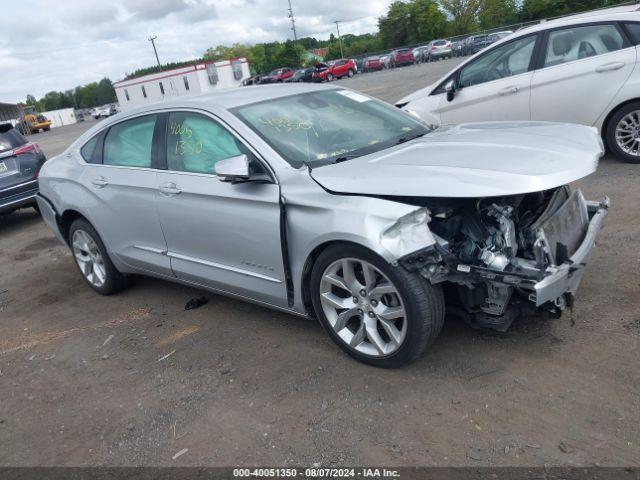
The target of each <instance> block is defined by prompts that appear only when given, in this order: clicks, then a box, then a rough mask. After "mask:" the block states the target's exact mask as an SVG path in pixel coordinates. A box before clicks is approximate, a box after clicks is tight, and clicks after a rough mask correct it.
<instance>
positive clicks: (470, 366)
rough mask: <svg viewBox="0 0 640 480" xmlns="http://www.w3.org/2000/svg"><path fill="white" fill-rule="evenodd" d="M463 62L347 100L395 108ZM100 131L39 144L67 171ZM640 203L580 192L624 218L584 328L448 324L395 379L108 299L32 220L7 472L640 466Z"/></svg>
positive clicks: (22, 235) (306, 344) (604, 168)
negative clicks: (84, 142)
mask: <svg viewBox="0 0 640 480" xmlns="http://www.w3.org/2000/svg"><path fill="white" fill-rule="evenodd" d="M452 62H453V61H446V62H439V63H437V64H429V65H421V66H415V67H407V68H403V69H398V70H394V71H385V72H381V73H374V74H367V75H358V76H356V77H355V78H353V79H349V80H344V81H340V83H342V84H344V85H348V86H350V87H352V88H356V89H361V90H363V91H365V92H368V93H371V94H373V95H377V96H379V97H381V98H384V99H386V100H390V101H393V100H396V99H398V98H400V97H402V96H403V95H405V94H406V93H409V92H410V91H412V90H415V89H416V88H418V87H421V86H424V85H427V84H429V83H432V82H433V81H434V80H435V79H436V78H437V77H439V76H440V75H441V74H442V73H444V72H445V71H446V70H447V69H449V68H450V67H451V66H452ZM91 124H93V120H90V121H87V122H85V123H84V124H79V125H76V126H72V127H63V128H60V129H57V130H52V131H51V132H48V133H46V134H38V135H36V136H34V139H35V140H36V141H38V142H40V143H41V145H42V146H43V148H44V150H45V152H46V153H47V154H48V156H52V155H54V154H57V153H59V152H60V151H61V150H62V149H63V148H64V147H65V146H66V145H67V144H68V143H69V142H70V141H72V140H73V139H74V138H76V137H77V136H78V135H79V134H80V133H81V132H82V131H83V130H84V129H86V128H88V126H90V125H91ZM514 161H517V159H514ZM639 183H640V166H632V165H625V164H623V163H620V162H618V161H617V160H615V159H612V158H606V159H604V160H603V162H602V164H601V167H600V170H599V171H598V173H597V174H595V175H593V176H591V177H589V178H587V179H585V180H583V181H581V182H579V186H580V187H581V188H583V189H584V191H585V193H586V194H587V197H588V198H597V197H601V196H602V195H604V194H607V195H609V196H610V197H611V199H612V202H613V209H612V211H611V215H610V216H609V220H608V225H607V227H606V229H605V230H604V231H603V233H602V235H601V241H600V242H599V245H598V248H597V249H596V251H595V254H594V256H593V259H592V262H591V265H590V267H589V269H588V271H587V273H586V275H585V278H584V280H583V283H582V287H581V290H580V292H579V297H578V301H577V304H576V306H575V308H574V310H573V312H566V313H565V314H564V315H563V317H562V318H561V319H559V320H550V319H548V318H542V317H529V318H521V319H518V320H517V321H516V322H515V323H514V325H513V326H512V328H511V329H510V331H509V332H508V333H507V334H504V335H498V334H486V333H479V332H477V331H474V330H471V329H470V328H469V327H467V326H466V325H465V324H463V323H461V322H459V321H457V320H455V319H453V318H452V319H448V321H447V322H446V324H445V328H444V331H443V333H442V335H441V337H440V338H439V340H438V341H437V342H436V343H435V345H434V346H433V347H432V349H431V350H430V351H429V352H428V354H427V355H426V356H425V357H424V358H423V359H422V360H420V361H418V362H416V363H414V364H412V365H410V366H408V367H406V368H404V369H401V370H393V371H386V370H379V369H375V368H371V367H367V366H364V365H361V364H359V363H356V362H355V361H352V360H350V359H349V358H348V357H346V356H345V355H343V354H342V353H341V352H340V351H339V350H338V348H337V347H335V346H334V345H332V344H331V342H330V341H329V339H328V338H327V337H326V335H325V334H324V333H323V332H322V330H321V328H320V327H319V325H317V324H316V323H315V322H313V321H309V320H304V319H300V318H296V317H292V316H289V315H286V314H283V313H278V312H273V311H270V310H266V309H264V308H260V307H257V306H254V305H250V304H247V303H243V302H240V301H236V300H232V299H228V298H225V297H221V296H216V295H213V294H210V293H205V292H201V291H197V290H195V289H192V288H187V287H184V286H180V285H175V284H170V283H167V282H163V281H158V280H154V279H149V278H139V279H137V280H136V282H135V284H134V286H133V287H132V288H131V289H130V290H128V291H126V292H124V293H122V294H120V295H117V296H114V297H110V298H105V297H100V296H98V295H96V294H94V293H93V292H92V291H91V290H90V289H89V288H88V287H86V286H85V285H84V283H83V282H82V280H81V278H80V275H79V274H78V272H77V271H76V268H75V266H74V264H73V261H72V258H71V256H70V254H69V252H68V250H67V249H66V248H65V247H63V246H62V245H59V244H58V243H57V242H56V241H55V239H54V237H53V234H52V233H51V232H50V231H49V230H48V229H47V228H46V227H45V225H44V224H43V223H42V222H41V220H40V219H39V217H38V216H36V214H35V213H34V212H33V211H31V210H23V211H20V212H18V213H15V214H13V215H11V216H9V217H7V218H4V219H2V220H0V465H4V466H8V465H11V466H18V465H19V466H29V465H208V466H231V465H247V464H250V465H275V466H285V465H310V464H313V463H320V464H322V465H323V466H327V465H354V464H364V465H371V464H375V465H389V466H410V465H433V466H443V465H456V466H457V465H471V466H485V465H492V466H543V465H562V466H572V465H594V464H595V465H603V466H605V465H606V466H638V465H640V449H639V445H640V427H639V424H640V422H639V420H640V388H639V385H640V381H639V380H640V373H639V371H640V370H639V369H638V364H639V361H638V358H639V354H640V348H639V347H640V280H638V276H637V272H638V271H639V270H640V254H639V253H638V252H639V251H640V249H639V241H638V239H639V238H640V222H639V221H638V220H639V217H638V205H640V190H639V189H638V184H639ZM197 295H198V296H199V295H205V296H207V297H208V299H209V303H208V304H207V305H205V306H203V307H201V308H199V309H197V310H192V311H188V312H185V311H184V305H185V303H186V302H187V300H189V299H190V298H192V297H194V296H197ZM183 449H188V451H187V452H186V453H184V454H182V455H181V456H179V457H178V458H177V459H176V460H173V459H172V457H173V456H174V454H176V453H177V452H180V451H181V450H183Z"/></svg>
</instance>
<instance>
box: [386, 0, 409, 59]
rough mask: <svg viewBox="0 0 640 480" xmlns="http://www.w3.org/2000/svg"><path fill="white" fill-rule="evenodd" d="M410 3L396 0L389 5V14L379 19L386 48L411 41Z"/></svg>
mask: <svg viewBox="0 0 640 480" xmlns="http://www.w3.org/2000/svg"><path fill="white" fill-rule="evenodd" d="M410 15H411V12H410V7H409V4H407V3H405V2H401V1H399V0H398V1H395V2H393V3H392V4H391V5H390V6H389V10H388V11H387V14H386V15H384V16H382V17H380V18H379V19H378V31H379V35H380V40H381V41H382V45H383V47H385V48H392V47H398V46H401V45H406V44H407V43H409V36H410V34H409V23H410Z"/></svg>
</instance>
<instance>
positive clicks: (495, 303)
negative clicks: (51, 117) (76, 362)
mask: <svg viewBox="0 0 640 480" xmlns="http://www.w3.org/2000/svg"><path fill="white" fill-rule="evenodd" d="M602 153H603V148H602V142H601V140H600V138H599V136H598V135H597V133H596V132H595V131H594V130H593V129H591V128H588V127H583V126H577V125H562V124H550V123H504V124H500V123H490V124H468V125H460V126H456V127H449V128H440V129H437V130H432V129H430V128H429V127H427V126H426V125H425V124H423V123H421V122H420V121H418V120H417V119H415V118H414V117H413V116H411V115H409V114H407V113H405V112H403V111H401V110H399V109H396V108H394V107H392V106H390V105H388V104H386V103H383V102H380V101H378V100H374V99H372V98H370V97H368V96H366V95H363V94H360V93H356V92H354V91H351V90H348V89H344V88H336V87H331V86H322V85H302V84H293V85H284V86H283V85H279V86H266V87H247V88H244V89H241V90H240V89H239V90H234V91H228V92H224V93H223V92H221V93H217V94H215V95H213V96H204V97H199V98H192V99H180V100H175V101H173V102H165V103H162V104H157V105H148V106H145V107H141V108H139V109H137V110H131V111H128V112H126V113H123V114H119V115H117V116H115V117H111V118H109V119H108V120H106V121H104V122H103V123H101V124H99V125H97V126H95V127H94V128H93V129H91V130H89V131H88V132H87V133H85V134H84V135H83V136H82V137H80V138H79V139H78V140H77V141H76V142H75V143H74V144H73V145H71V146H70V147H69V148H68V149H67V150H66V151H65V152H64V153H63V154H61V155H60V156H58V157H55V158H53V159H52V160H50V161H49V162H47V163H45V165H44V167H43V169H42V171H41V174H40V194H39V196H38V203H39V205H40V209H41V211H42V216H43V218H44V219H45V221H46V222H47V224H48V225H49V226H50V227H51V228H52V229H53V231H54V232H55V233H56V234H57V235H58V237H59V238H60V239H61V240H62V241H63V242H65V243H67V244H68V245H69V247H70V248H71V251H72V252H73V256H74V258H75V262H76V263H77V266H78V268H79V270H80V273H81V274H82V276H83V277H84V279H85V280H86V282H87V283H88V285H89V286H90V287H91V288H93V289H94V290H96V291H97V292H99V293H102V294H111V293H114V292H117V291H119V290H121V289H123V288H124V287H126V286H127V285H128V280H129V278H130V275H131V274H142V275H152V276H156V277H160V278H164V279H168V280H171V281H176V282H181V283H185V284H189V285H195V286H199V287H202V288H206V289H210V290H212V291H215V292H220V293H222V294H226V295H232V296H235V297H240V298H243V299H247V300H250V301H253V302H256V303H259V304H261V305H265V306H268V307H272V308H276V309H280V310H283V311H286V312H291V313H294V314H298V315H303V316H312V317H317V318H318V319H319V321H320V322H321V323H322V325H323V326H324V328H325V329H326V330H327V332H328V333H329V335H330V336H331V338H332V339H333V340H334V341H335V342H336V343H337V344H338V345H339V346H340V347H341V348H342V349H343V350H345V351H346V352H348V353H349V354H350V355H352V356H353V357H355V358H357V359H359V360H361V361H364V362H367V363H370V364H374V365H378V366H385V367H394V366H399V365H402V364H404V363H406V362H407V361H410V360H412V359H415V358H417V357H418V356H419V355H420V354H422V353H423V352H424V351H425V350H426V348H427V346H428V345H429V344H430V343H431V342H432V341H433V340H434V339H435V337H436V336H437V335H438V333H439V332H440V329H441V328H442V324H443V321H444V318H445V302H446V304H447V305H457V306H458V309H457V310H459V311H463V312H464V316H465V317H466V318H467V320H468V321H469V322H470V323H471V324H472V325H474V326H478V327H482V328H493V329H498V330H504V329H506V328H507V327H508V326H509V324H510V323H511V321H512V320H513V319H514V318H515V317H516V316H518V315H519V314H521V313H523V312H528V311H547V312H551V313H554V314H557V313H559V312H561V311H562V309H564V308H565V307H566V306H567V305H570V304H571V302H572V301H573V294H574V293H575V292H576V289H577V287H578V283H579V282H580V278H581V276H582V274H583V272H584V267H585V264H586V262H587V259H588V258H589V255H590V253H591V250H592V248H593V246H594V242H595V238H596V235H597V233H598V231H599V230H600V228H601V226H602V223H603V220H604V218H605V216H606V214H607V208H608V201H607V200H606V199H604V200H602V201H601V202H587V201H585V199H584V198H583V196H582V194H581V193H580V191H579V190H574V191H571V190H570V189H569V188H568V187H567V186H566V185H567V184H568V183H569V182H572V181H574V180H576V179H578V178H581V177H584V176H586V175H589V174H590V173H592V172H594V171H595V169H596V167H597V164H598V159H599V158H600V156H601V155H602ZM445 299H446V300H445Z"/></svg>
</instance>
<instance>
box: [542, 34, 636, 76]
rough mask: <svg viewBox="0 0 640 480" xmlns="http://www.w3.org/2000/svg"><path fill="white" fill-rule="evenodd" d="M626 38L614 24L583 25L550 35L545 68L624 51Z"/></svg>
mask: <svg viewBox="0 0 640 480" xmlns="http://www.w3.org/2000/svg"><path fill="white" fill-rule="evenodd" d="M624 47H625V45H624V38H623V37H622V34H621V33H620V31H619V30H618V28H617V27H616V26H615V25H614V24H599V25H583V26H578V27H571V28H563V29H561V30H554V31H552V32H551V33H549V40H548V42H547V51H546V55H545V60H544V66H545V67H553V66H555V65H561V64H563V63H568V62H573V61H576V60H583V59H585V58H589V57H595V56H598V55H604V54H605V53H610V52H615V51H617V50H622V49H623V48H624Z"/></svg>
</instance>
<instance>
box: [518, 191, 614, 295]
mask: <svg viewBox="0 0 640 480" xmlns="http://www.w3.org/2000/svg"><path fill="white" fill-rule="evenodd" d="M585 205H586V207H587V212H588V215H589V224H588V227H587V232H586V234H585V236H584V239H583V240H582V243H581V244H580V246H579V247H578V248H577V250H576V251H575V253H574V254H573V255H571V257H569V259H568V260H566V261H565V262H563V263H562V264H561V265H559V266H557V267H555V266H554V267H548V268H547V271H546V272H545V277H544V278H543V279H542V280H540V281H539V282H537V283H536V284H535V285H533V292H532V293H531V295H530V296H529V300H531V301H532V302H534V303H535V304H536V306H537V307H540V306H542V305H544V304H545V303H549V302H555V303H560V302H561V300H559V299H561V298H562V297H564V296H565V294H570V295H571V296H573V295H575V293H576V291H577V289H578V286H579V285H580V280H582V275H583V273H584V269H585V267H586V266H587V262H588V261H589V258H590V257H591V252H592V251H593V247H595V245H596V237H597V236H598V234H599V233H600V230H602V227H603V226H604V220H605V218H606V217H607V214H608V213H609V206H610V201H609V198H607V197H605V198H604V199H603V200H602V201H600V202H585ZM559 306H561V305H559Z"/></svg>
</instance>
